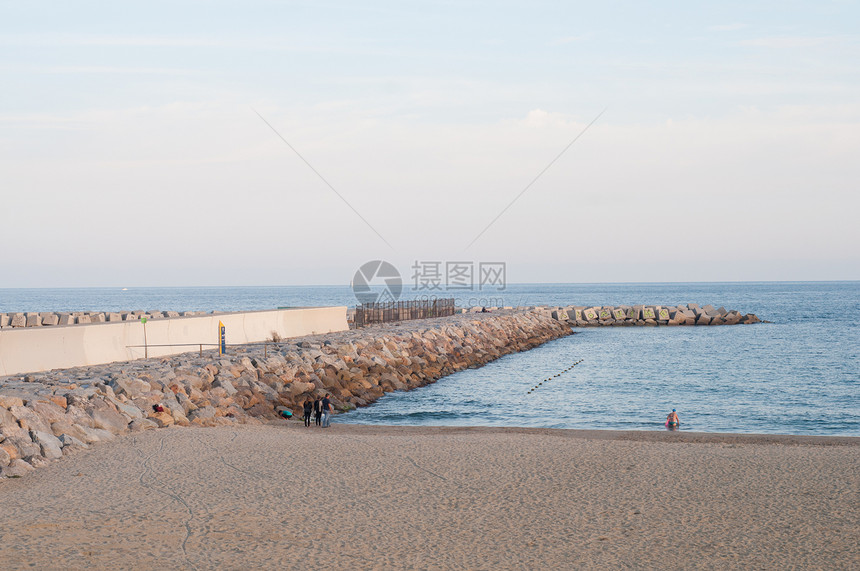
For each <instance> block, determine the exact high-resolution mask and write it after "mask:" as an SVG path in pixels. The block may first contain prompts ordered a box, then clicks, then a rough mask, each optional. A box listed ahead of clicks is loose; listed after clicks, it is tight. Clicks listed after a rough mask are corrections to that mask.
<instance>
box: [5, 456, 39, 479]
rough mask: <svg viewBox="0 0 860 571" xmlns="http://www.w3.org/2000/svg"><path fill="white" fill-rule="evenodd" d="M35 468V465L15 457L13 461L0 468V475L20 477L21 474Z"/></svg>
mask: <svg viewBox="0 0 860 571" xmlns="http://www.w3.org/2000/svg"><path fill="white" fill-rule="evenodd" d="M33 470H34V468H33V466H32V465H30V464H28V463H27V462H25V461H24V460H21V459H20V458H15V459H14V460H12V461H11V462H9V465H8V466H4V467H3V468H0V476H3V477H5V478H20V477H21V476H24V475H26V474H27V473H28V472H32V471H33Z"/></svg>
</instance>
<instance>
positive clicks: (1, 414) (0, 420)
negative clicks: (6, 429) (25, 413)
mask: <svg viewBox="0 0 860 571" xmlns="http://www.w3.org/2000/svg"><path fill="white" fill-rule="evenodd" d="M12 425H15V426H18V421H17V420H15V417H14V416H13V415H12V413H11V412H9V411H8V410H7V409H6V407H2V406H0V427H3V426H12Z"/></svg>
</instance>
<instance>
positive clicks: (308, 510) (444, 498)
mask: <svg viewBox="0 0 860 571" xmlns="http://www.w3.org/2000/svg"><path fill="white" fill-rule="evenodd" d="M858 468H860V438H828V437H780V436H744V435H703V434H693V433H664V432H637V433H630V432H598V431H593V432H592V431H585V432H583V431H570V430H548V429H488V428H406V427H370V426H357V425H345V424H340V425H333V426H332V427H331V428H329V429H317V428H309V429H306V428H304V427H303V426H302V425H301V424H299V423H290V424H289V425H286V424H282V425H277V426H275V425H267V426H240V427H222V428H171V429H163V430H151V431H147V432H144V433H139V434H137V435H129V436H126V437H123V438H119V439H117V440H116V441H114V442H111V443H107V444H100V445H98V446H95V447H93V448H92V449H90V450H85V451H80V452H77V453H75V454H73V455H71V456H67V457H64V458H63V459H62V460H60V461H58V462H56V463H55V464H52V465H51V466H48V467H45V468H42V469H40V470H37V471H35V472H32V473H30V474H29V475H27V476H25V477H23V478H20V479H8V480H4V481H0V505H2V511H0V546H2V547H0V550H2V557H0V561H2V563H0V567H2V568H4V569H17V568H41V569H60V568H64V569H83V568H102V569H132V568H135V569H210V568H216V567H219V568H223V569H242V568H263V567H268V568H273V567H279V568H287V569H306V568H309V567H311V566H318V565H321V566H326V567H328V568H342V569H532V568H547V569H583V568H619V567H632V568H768V569H781V568H786V567H800V568H829V569H831V568H833V569H838V568H842V569H848V568H857V567H858V565H860V549H858V544H860V509H858V506H860V469H858Z"/></svg>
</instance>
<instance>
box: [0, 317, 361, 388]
mask: <svg viewBox="0 0 860 571" xmlns="http://www.w3.org/2000/svg"><path fill="white" fill-rule="evenodd" d="M219 321H220V322H223V323H224V325H225V329H226V339H227V343H228V344H230V345H233V344H243V343H257V342H260V341H265V340H266V339H270V338H271V337H272V336H273V333H274V334H275V335H277V336H278V337H281V338H289V337H298V336H302V335H312V334H316V333H329V332H333V331H344V330H346V329H347V328H348V326H347V322H346V307H309V308H296V309H278V310H271V311H247V312H237V313H219V314H205V315H200V316H196V315H195V316H193V317H179V316H178V314H177V317H175V318H163V319H158V320H152V321H148V322H147V323H145V324H144V323H142V322H141V321H133V320H129V321H118V322H108V323H92V324H81V325H77V324H76V325H67V326H62V325H60V326H53V327H42V326H40V327H21V328H12V329H6V328H4V329H3V330H0V375H14V374H18V373H25V372H27V373H29V372H34V371H35V372H37V371H47V370H49V369H63V368H69V367H81V366H87V365H98V364H103V363H112V362H117V361H131V360H134V359H140V358H142V357H144V356H145V355H148V356H150V357H161V356H166V355H176V354H179V353H185V352H188V351H191V350H192V349H193V347H189V346H188V345H195V344H202V345H203V348H204V349H205V348H211V347H212V346H215V345H216V344H217V343H218V322H219ZM145 344H147V345H149V347H148V349H144V347H143V346H144V345H145ZM159 345H160V346H159Z"/></svg>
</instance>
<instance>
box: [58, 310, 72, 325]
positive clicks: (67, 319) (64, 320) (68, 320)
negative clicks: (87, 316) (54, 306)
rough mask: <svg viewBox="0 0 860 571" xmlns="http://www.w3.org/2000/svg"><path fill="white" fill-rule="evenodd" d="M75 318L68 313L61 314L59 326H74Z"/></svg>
mask: <svg viewBox="0 0 860 571" xmlns="http://www.w3.org/2000/svg"><path fill="white" fill-rule="evenodd" d="M74 324H75V316H74V315H69V314H68V313H61V314H60V318H59V319H58V323H57V325H74Z"/></svg>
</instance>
